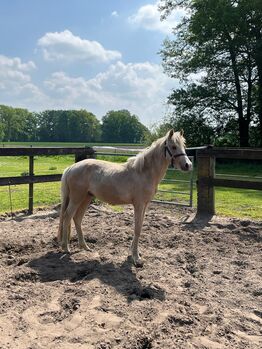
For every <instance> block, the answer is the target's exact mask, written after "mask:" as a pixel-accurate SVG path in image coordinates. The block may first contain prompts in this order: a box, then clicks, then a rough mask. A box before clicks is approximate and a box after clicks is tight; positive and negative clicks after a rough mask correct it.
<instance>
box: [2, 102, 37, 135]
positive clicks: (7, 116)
mask: <svg viewBox="0 0 262 349" xmlns="http://www.w3.org/2000/svg"><path fill="white" fill-rule="evenodd" d="M11 140H12V141H20V140H24V141H31V140H36V119H35V117H34V115H33V114H32V113H31V112H29V111H28V110H27V109H22V108H12V107H8V106H5V105H0V141H7V142H9V141H11Z"/></svg>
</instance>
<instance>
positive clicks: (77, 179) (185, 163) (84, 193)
mask: <svg viewBox="0 0 262 349" xmlns="http://www.w3.org/2000/svg"><path fill="white" fill-rule="evenodd" d="M171 161H172V163H173V162H174V163H175V165H176V167H177V168H178V169H180V170H183V171H190V170H191V168H192V163H191V161H190V160H189V159H188V157H187V155H186V153H185V139H184V137H183V133H182V132H174V130H170V131H169V132H168V133H167V134H166V136H165V137H163V138H159V139H158V140H157V141H155V142H154V143H153V144H152V145H151V146H150V147H149V148H147V149H145V150H144V151H142V152H141V153H139V154H138V155H136V156H135V157H132V158H129V159H128V161H127V162H126V163H123V164H118V163H113V162H109V161H102V160H96V159H86V160H82V161H80V162H78V163H75V164H73V165H72V166H70V167H68V168H67V169H66V170H65V171H64V173H63V176H62V186H61V194H62V204H61V213H60V226H59V233H58V240H59V241H61V245H62V250H63V251H65V252H70V250H69V247H68V243H69V240H70V227H71V220H72V218H73V220H74V223H75V227H76V231H77V235H78V242H79V246H80V248H83V249H85V250H87V251H90V248H89V247H88V245H87V244H86V242H85V239H84V236H83V232H82V229H81V222H82V219H83V216H84V214H85V211H86V209H87V207H88V205H89V204H90V203H91V201H92V198H93V197H97V198H98V199H99V200H101V201H104V202H107V203H109V204H112V205H124V204H132V205H133V206H134V215H135V228H134V238H133V241H132V245H131V253H132V259H133V262H134V264H135V265H136V266H142V265H143V263H142V260H141V259H140V256H139V252H138V240H139V236H140V233H141V228H142V224H143V219H144V215H145V211H146V207H147V205H148V203H149V202H150V201H151V200H152V199H153V197H154V195H155V193H156V191H157V186H158V184H159V182H160V181H161V179H162V178H163V177H164V175H165V173H166V170H167V168H168V166H169V164H170V162H171Z"/></svg>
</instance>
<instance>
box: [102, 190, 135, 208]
mask: <svg viewBox="0 0 262 349" xmlns="http://www.w3.org/2000/svg"><path fill="white" fill-rule="evenodd" d="M96 197H97V199H99V200H101V201H104V202H106V203H108V204H110V205H124V204H131V199H130V198H129V197H128V196H118V195H114V194H113V195H112V194H110V195H105V194H104V193H103V194H102V193H101V194H100V193H98V194H97V195H96Z"/></svg>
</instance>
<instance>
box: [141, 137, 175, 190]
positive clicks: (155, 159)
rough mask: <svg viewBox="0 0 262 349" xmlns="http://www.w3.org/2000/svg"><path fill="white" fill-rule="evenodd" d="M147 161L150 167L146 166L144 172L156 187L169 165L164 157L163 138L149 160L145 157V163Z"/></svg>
mask: <svg viewBox="0 0 262 349" xmlns="http://www.w3.org/2000/svg"><path fill="white" fill-rule="evenodd" d="M147 160H148V161H150V165H149V166H147V168H146V172H147V174H148V176H150V178H151V179H152V180H153V182H154V184H155V185H158V184H159V183H160V181H161V179H162V178H163V177H164V175H165V173H166V171H167V168H168V165H169V163H170V161H169V160H168V159H166V157H165V137H163V138H161V139H160V140H159V142H158V143H157V145H156V149H155V151H154V152H153V154H152V155H151V158H150V159H147V156H145V161H146V162H147Z"/></svg>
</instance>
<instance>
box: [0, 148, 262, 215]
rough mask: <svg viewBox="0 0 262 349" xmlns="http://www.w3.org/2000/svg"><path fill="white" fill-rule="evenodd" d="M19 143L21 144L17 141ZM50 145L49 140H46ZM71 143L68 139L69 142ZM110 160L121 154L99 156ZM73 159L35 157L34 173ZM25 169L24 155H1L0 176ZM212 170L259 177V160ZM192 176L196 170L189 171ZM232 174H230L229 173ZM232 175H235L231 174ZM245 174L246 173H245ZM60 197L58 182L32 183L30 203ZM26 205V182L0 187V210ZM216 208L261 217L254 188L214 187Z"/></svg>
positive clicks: (185, 186) (261, 199) (184, 186)
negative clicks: (32, 189) (32, 200)
mask: <svg viewBox="0 0 262 349" xmlns="http://www.w3.org/2000/svg"><path fill="white" fill-rule="evenodd" d="M20 145H21V144H20ZM49 145H50V143H49ZM70 145H71V146H72V143H71V144H70ZM100 158H103V159H106V160H111V161H124V160H126V158H125V157H109V156H100ZM73 162H74V156H72V155H68V156H51V157H46V156H38V157H35V164H34V173H35V174H36V175H39V174H57V173H62V172H63V170H64V169H65V168H66V167H67V166H69V165H70V164H72V163H73ZM27 173H28V158H27V157H22V156H21V157H1V158H0V177H10V176H21V175H25V174H27ZM216 174H217V175H218V176H221V175H222V176H223V177H225V178H238V179H241V178H242V179H243V178H245V179H248V178H250V179H252V180H254V179H255V180H262V178H261V177H262V164H261V163H260V164H258V163H241V162H235V163H233V162H232V161H231V162H228V163H217V166H216ZM193 176H194V179H195V177H196V171H194V173H193ZM232 176H233V177H232ZM235 176H236V177H235ZM246 176H248V177H246ZM166 178H167V179H176V180H189V179H190V174H185V173H181V172H179V171H173V170H169V171H168V172H167V176H166ZM159 189H160V190H168V191H170V190H175V191H178V192H187V193H189V183H185V182H176V183H166V182H165V183H163V184H161V185H160V187H159ZM156 198H157V199H162V200H175V201H177V202H180V203H185V202H187V203H188V200H189V196H188V195H187V194H179V193H175V194H174V193H167V192H164V193H162V192H158V193H157V195H156ZM59 200H60V183H43V184H35V185H34V206H35V207H39V206H48V205H52V204H56V203H58V202H59ZM193 203H194V206H196V187H195V181H194V191H193ZM27 205H28V185H19V186H11V187H10V188H9V187H0V213H3V212H10V211H11V209H12V210H13V211H17V210H21V209H26V208H27ZM216 211H217V213H218V214H221V215H227V216H233V217H241V218H243V217H249V218H252V219H262V192H261V191H258V190H242V189H229V188H216Z"/></svg>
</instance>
